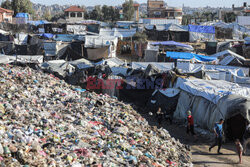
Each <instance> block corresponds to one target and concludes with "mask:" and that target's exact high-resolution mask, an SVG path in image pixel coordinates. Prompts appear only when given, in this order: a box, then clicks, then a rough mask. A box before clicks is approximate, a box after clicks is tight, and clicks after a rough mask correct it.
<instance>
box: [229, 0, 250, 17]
mask: <svg viewBox="0 0 250 167" xmlns="http://www.w3.org/2000/svg"><path fill="white" fill-rule="evenodd" d="M232 10H233V12H234V13H235V14H236V15H237V16H249V15H250V6H249V5H247V2H244V3H243V6H241V7H235V6H234V4H233V5H232Z"/></svg>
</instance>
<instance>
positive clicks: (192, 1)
mask: <svg viewBox="0 0 250 167" xmlns="http://www.w3.org/2000/svg"><path fill="white" fill-rule="evenodd" d="M31 1H32V2H34V3H40V4H46V5H52V4H60V5H64V4H72V5H85V6H94V5H104V4H105V5H112V6H115V5H119V4H122V3H123V2H124V1H125V0H31ZM137 2H139V3H146V2H147V0H137ZM165 2H167V4H168V5H169V6H173V7H181V6H182V5H183V4H184V5H185V6H190V7H205V6H211V7H224V6H225V7H232V4H235V7H237V6H242V5H243V2H248V4H249V5H250V0H165Z"/></svg>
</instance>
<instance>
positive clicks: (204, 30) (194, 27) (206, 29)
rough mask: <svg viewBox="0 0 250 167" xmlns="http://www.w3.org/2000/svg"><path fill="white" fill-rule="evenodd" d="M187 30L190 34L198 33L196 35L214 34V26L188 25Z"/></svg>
mask: <svg viewBox="0 0 250 167" xmlns="http://www.w3.org/2000/svg"><path fill="white" fill-rule="evenodd" d="M188 30H189V31H190V32H198V33H209V34H214V33H215V28H214V26H199V25H191V24H189V25H188Z"/></svg>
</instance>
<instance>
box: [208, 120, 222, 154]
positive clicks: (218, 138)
mask: <svg viewBox="0 0 250 167" xmlns="http://www.w3.org/2000/svg"><path fill="white" fill-rule="evenodd" d="M223 123H224V120H223V119H220V122H219V123H216V124H215V126H214V133H215V135H216V138H215V142H214V144H213V145H212V146H211V147H209V152H210V151H211V149H212V148H213V147H215V146H216V145H218V150H217V153H218V154H222V153H221V152H220V149H221V145H222V139H223Z"/></svg>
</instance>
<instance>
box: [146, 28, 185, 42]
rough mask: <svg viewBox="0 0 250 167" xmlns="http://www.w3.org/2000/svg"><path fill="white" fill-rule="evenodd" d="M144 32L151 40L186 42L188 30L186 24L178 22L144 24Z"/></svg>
mask: <svg viewBox="0 0 250 167" xmlns="http://www.w3.org/2000/svg"><path fill="white" fill-rule="evenodd" d="M145 29H146V33H147V35H148V37H149V39H151V40H158V41H166V40H173V41H177V42H188V41H189V32H188V27H187V26H182V25H178V24H173V23H169V24H163V25H145Z"/></svg>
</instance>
